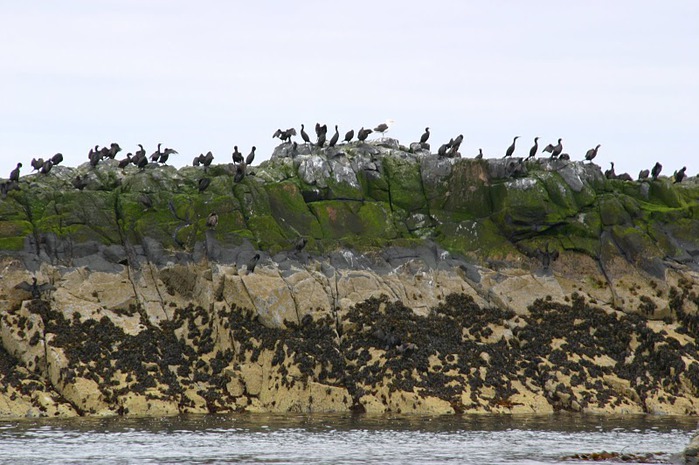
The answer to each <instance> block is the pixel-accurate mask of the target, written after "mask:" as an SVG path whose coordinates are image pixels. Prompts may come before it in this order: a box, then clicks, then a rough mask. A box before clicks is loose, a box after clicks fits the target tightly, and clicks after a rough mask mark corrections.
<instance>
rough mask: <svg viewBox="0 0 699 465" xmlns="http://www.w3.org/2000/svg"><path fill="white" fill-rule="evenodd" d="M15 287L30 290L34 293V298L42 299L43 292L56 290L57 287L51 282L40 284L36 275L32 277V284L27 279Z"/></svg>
mask: <svg viewBox="0 0 699 465" xmlns="http://www.w3.org/2000/svg"><path fill="white" fill-rule="evenodd" d="M15 289H21V290H23V291H27V292H29V293H30V294H31V295H32V299H40V298H41V294H43V293H44V292H50V291H55V290H56V288H55V287H54V286H53V285H52V284H51V283H43V284H38V283H37V281H36V277H33V278H32V283H31V284H29V283H28V282H26V281H22V282H21V283H19V284H17V285H16V286H15Z"/></svg>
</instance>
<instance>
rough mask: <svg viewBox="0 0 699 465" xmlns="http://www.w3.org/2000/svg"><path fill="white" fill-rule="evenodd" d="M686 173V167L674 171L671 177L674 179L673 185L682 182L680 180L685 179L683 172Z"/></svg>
mask: <svg viewBox="0 0 699 465" xmlns="http://www.w3.org/2000/svg"><path fill="white" fill-rule="evenodd" d="M686 171H687V167H686V166H683V167H682V169H681V170H679V171H675V175H674V176H673V177H674V178H675V181H674V183H675V184H676V183H678V182H682V180H683V179H684V177H685V172H686Z"/></svg>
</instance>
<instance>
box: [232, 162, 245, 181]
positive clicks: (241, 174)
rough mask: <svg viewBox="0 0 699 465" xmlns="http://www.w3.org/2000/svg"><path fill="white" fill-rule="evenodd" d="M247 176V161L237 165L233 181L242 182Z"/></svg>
mask: <svg viewBox="0 0 699 465" xmlns="http://www.w3.org/2000/svg"><path fill="white" fill-rule="evenodd" d="M243 178H245V163H240V164H238V165H235V176H233V182H236V183H237V182H240V181H242V180H243Z"/></svg>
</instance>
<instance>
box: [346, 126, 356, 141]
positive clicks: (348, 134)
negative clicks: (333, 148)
mask: <svg viewBox="0 0 699 465" xmlns="http://www.w3.org/2000/svg"><path fill="white" fill-rule="evenodd" d="M353 137H354V129H350V130H349V131H347V132H346V133H345V142H349V141H351V140H352V138H353Z"/></svg>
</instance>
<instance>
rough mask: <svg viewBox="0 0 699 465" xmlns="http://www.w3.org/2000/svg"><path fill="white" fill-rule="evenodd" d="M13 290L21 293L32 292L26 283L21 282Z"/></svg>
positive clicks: (29, 285) (30, 286)
mask: <svg viewBox="0 0 699 465" xmlns="http://www.w3.org/2000/svg"><path fill="white" fill-rule="evenodd" d="M15 289H22V290H23V291H27V292H32V285H31V284H29V283H28V282H26V281H22V282H21V283H19V284H17V285H16V286H15Z"/></svg>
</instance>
